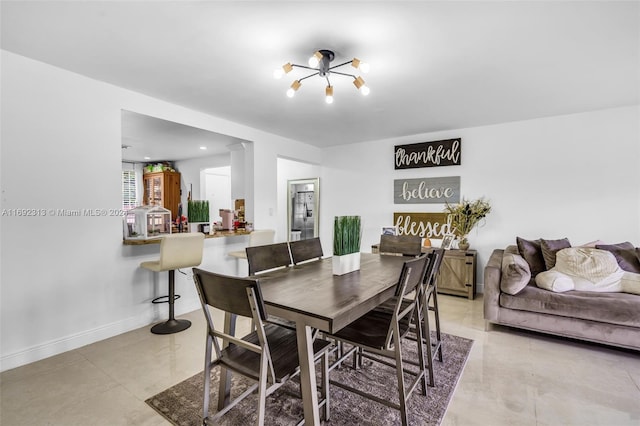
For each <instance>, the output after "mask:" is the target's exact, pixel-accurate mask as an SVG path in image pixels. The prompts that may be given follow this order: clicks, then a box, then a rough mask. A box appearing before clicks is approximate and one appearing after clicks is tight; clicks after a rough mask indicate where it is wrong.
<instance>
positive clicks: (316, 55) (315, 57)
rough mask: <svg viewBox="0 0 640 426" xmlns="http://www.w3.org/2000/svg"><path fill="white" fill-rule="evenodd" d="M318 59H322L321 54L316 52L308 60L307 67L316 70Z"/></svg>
mask: <svg viewBox="0 0 640 426" xmlns="http://www.w3.org/2000/svg"><path fill="white" fill-rule="evenodd" d="M320 59H322V53H320V52H316V53H314V54H313V56H312V57H310V58H309V66H310V67H311V68H316V67H317V66H318V64H319V63H320Z"/></svg>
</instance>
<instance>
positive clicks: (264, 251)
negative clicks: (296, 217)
mask: <svg viewBox="0 0 640 426" xmlns="http://www.w3.org/2000/svg"><path fill="white" fill-rule="evenodd" d="M245 250H246V251H247V261H248V262H249V275H255V274H257V273H259V272H263V271H268V270H271V269H276V268H282V267H285V266H290V265H291V254H290V253H289V244H287V243H276V244H267V245H263V246H255V247H247V248H246V249H245Z"/></svg>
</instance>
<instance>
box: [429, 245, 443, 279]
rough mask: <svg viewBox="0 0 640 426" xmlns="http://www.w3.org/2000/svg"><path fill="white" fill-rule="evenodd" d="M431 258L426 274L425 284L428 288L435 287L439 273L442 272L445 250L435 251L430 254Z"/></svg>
mask: <svg viewBox="0 0 640 426" xmlns="http://www.w3.org/2000/svg"><path fill="white" fill-rule="evenodd" d="M429 257H430V258H431V260H430V261H429V266H428V267H427V270H426V272H425V274H424V283H425V285H426V286H427V287H434V286H435V284H436V278H437V276H438V271H440V265H442V259H444V249H443V248H438V249H434V250H433V251H432V252H431V253H429Z"/></svg>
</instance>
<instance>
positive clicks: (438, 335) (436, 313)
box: [433, 288, 442, 362]
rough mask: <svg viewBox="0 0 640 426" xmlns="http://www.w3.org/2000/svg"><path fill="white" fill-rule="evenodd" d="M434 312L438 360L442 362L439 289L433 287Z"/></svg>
mask: <svg viewBox="0 0 640 426" xmlns="http://www.w3.org/2000/svg"><path fill="white" fill-rule="evenodd" d="M433 313H434V316H435V323H436V345H438V361H440V362H442V336H441V333H440V313H439V311H438V291H437V288H434V289H433Z"/></svg>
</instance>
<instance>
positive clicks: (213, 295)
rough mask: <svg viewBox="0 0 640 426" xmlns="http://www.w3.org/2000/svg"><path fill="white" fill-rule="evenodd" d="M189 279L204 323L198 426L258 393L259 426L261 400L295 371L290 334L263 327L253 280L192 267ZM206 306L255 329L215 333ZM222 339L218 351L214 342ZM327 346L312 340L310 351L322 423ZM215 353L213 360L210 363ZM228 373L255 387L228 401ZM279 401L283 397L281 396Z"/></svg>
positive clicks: (260, 302) (263, 316) (325, 409)
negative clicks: (214, 376) (215, 374)
mask: <svg viewBox="0 0 640 426" xmlns="http://www.w3.org/2000/svg"><path fill="white" fill-rule="evenodd" d="M193 277H194V281H195V284H196V288H197V290H198V295H199V296H200V302H201V305H202V310H203V312H204V316H205V318H206V322H207V340H206V347H205V363H204V364H205V365H204V403H203V411H202V412H203V424H204V425H206V424H216V423H217V422H218V421H219V419H220V418H221V417H222V416H223V415H224V414H225V413H227V412H228V411H229V410H231V409H232V408H233V407H234V406H235V405H236V404H238V403H239V402H240V401H241V400H242V399H244V398H245V397H246V396H248V395H250V394H252V393H253V392H254V391H255V390H256V389H257V391H258V403H257V411H258V413H257V414H258V419H257V424H258V425H263V424H264V416H265V406H266V397H267V396H268V395H270V394H271V393H273V392H274V391H275V390H276V389H278V388H279V387H280V386H282V385H283V384H284V383H286V381H287V380H288V379H290V378H292V377H294V376H295V375H297V374H298V373H299V372H300V368H299V363H298V345H297V339H296V332H295V331H294V330H291V329H288V328H284V327H280V326H278V325H276V324H270V323H265V320H266V317H267V315H266V309H265V306H264V302H263V299H262V293H261V291H260V283H259V280H258V279H253V278H237V277H232V276H226V275H221V274H216V273H213V272H208V271H204V270H202V269H198V268H193ZM209 307H213V308H217V309H220V310H222V311H224V312H225V313H226V315H227V314H228V315H231V316H232V317H234V316H243V317H249V318H252V319H253V321H254V323H255V324H256V329H255V330H254V331H252V332H251V333H249V334H248V335H246V336H244V337H242V338H239V337H236V336H235V335H234V334H235V333H234V332H233V331H231V330H232V329H234V328H235V327H231V330H224V331H220V330H218V329H216V327H215V326H214V323H213V319H212V316H211V311H210V308H209ZM218 339H222V347H221V346H220V344H219V343H218ZM329 346H330V343H329V342H327V341H325V340H322V339H315V340H314V342H313V351H314V359H315V361H316V362H317V361H320V362H321V365H322V379H321V384H320V395H321V398H320V402H319V406H320V407H323V413H324V417H325V420H329V414H330V410H329V371H328V364H329V360H328V352H327V349H328V348H329ZM213 350H215V359H213V360H212V359H211V357H212V351H213ZM215 366H220V368H221V369H222V370H221V372H220V382H219V393H218V411H217V412H216V413H215V414H214V415H213V416H210V415H209V414H210V413H209V404H210V389H211V369H212V368H213V367H215ZM228 372H234V373H237V374H240V375H242V376H245V377H247V378H249V379H251V380H253V381H255V382H256V383H254V384H253V385H252V386H250V387H249V388H248V389H246V390H245V391H243V392H242V393H241V394H240V395H238V396H237V397H236V398H235V399H233V400H231V397H230V395H231V389H230V388H229V387H230V384H231V380H230V378H229V377H228V376H227V373H228ZM282 397H283V398H284V397H286V394H283V395H282Z"/></svg>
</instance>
